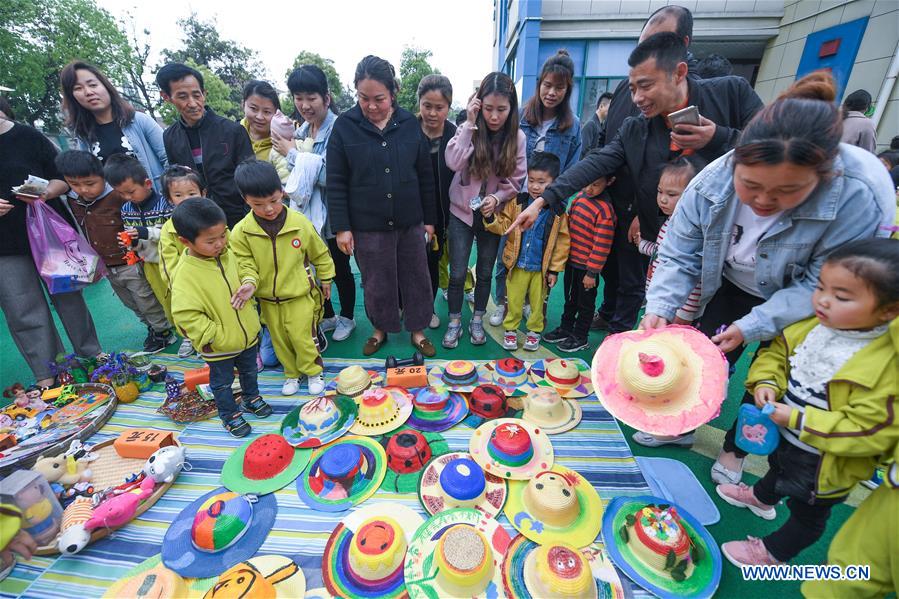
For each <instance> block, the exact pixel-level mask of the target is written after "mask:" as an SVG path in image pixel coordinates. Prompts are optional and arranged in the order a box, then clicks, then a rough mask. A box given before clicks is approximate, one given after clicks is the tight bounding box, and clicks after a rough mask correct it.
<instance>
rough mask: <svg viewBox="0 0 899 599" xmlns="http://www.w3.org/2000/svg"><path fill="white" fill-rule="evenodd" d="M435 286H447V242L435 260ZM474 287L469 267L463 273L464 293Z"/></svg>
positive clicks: (469, 291)
mask: <svg viewBox="0 0 899 599" xmlns="http://www.w3.org/2000/svg"><path fill="white" fill-rule="evenodd" d="M437 286H438V287H440V288H441V289H448V288H449V244H446V245H444V246H443V253H442V254H440V260H439V261H438V262H437ZM473 289H474V275H473V274H472V272H471V269H470V268H469V269H468V272H466V273H465V293H471V291H472V290H473Z"/></svg>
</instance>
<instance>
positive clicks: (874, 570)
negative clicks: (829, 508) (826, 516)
mask: <svg viewBox="0 0 899 599" xmlns="http://www.w3.org/2000/svg"><path fill="white" fill-rule="evenodd" d="M827 563H828V564H831V565H836V566H841V567H842V568H844V573H845V568H846V566H847V565H849V564H858V565H868V566H870V568H871V572H870V574H871V576H870V579H869V580H814V581H807V582H804V583H802V594H803V595H804V596H806V597H808V598H809V599H812V598H814V599H818V598H830V597H833V598H845V599H863V598H865V597H883V596H885V595H886V594H887V593H889V592H891V591H892V592H893V593H899V489H894V488H892V487H890V486H888V485H886V484H881V485H880V487H879V488H878V489H877V490H876V491H874V492H873V493H872V494H871V496H870V497H868V498H867V499H865V500H864V501H863V502H862V504H861V505H860V506H859V507H858V509H857V510H855V513H853V514H852V515H851V516H850V517H849V519H848V520H846V523H845V524H843V527H842V528H841V529H840V530H839V532H837V535H836V536H835V537H834V538H833V542H832V543H831V544H830V549H829V550H828V552H827Z"/></svg>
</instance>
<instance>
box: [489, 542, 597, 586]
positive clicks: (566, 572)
mask: <svg viewBox="0 0 899 599" xmlns="http://www.w3.org/2000/svg"><path fill="white" fill-rule="evenodd" d="M502 574H503V587H504V589H505V592H506V596H508V597H571V598H572V599H574V598H578V599H594V598H595V597H598V592H597V581H596V580H595V579H594V577H593V570H592V569H591V568H590V562H589V561H588V559H587V556H586V555H584V553H582V552H581V551H580V550H579V549H577V548H576V547H572V546H571V545H567V544H565V543H552V544H549V545H537V544H536V543H534V542H533V541H531V540H528V538H527V537H525V536H524V535H518V536H517V537H515V538H514V539H512V544H511V545H510V546H509V550H508V551H506V555H505V557H504V558H503V566H502ZM605 596H606V595H605V594H604V595H603V597H605Z"/></svg>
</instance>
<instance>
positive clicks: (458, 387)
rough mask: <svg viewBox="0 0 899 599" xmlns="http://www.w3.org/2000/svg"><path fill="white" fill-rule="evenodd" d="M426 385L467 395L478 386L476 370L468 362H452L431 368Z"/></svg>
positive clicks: (473, 364)
mask: <svg viewBox="0 0 899 599" xmlns="http://www.w3.org/2000/svg"><path fill="white" fill-rule="evenodd" d="M428 384H429V385H431V386H432V387H446V388H447V389H450V390H451V391H458V392H460V393H469V392H471V390H472V389H474V388H475V387H476V386H477V385H478V368H477V366H475V363H474V362H469V361H468V360H452V361H450V362H447V363H446V364H445V365H444V366H434V367H432V368H431V370H430V371H429V372H428Z"/></svg>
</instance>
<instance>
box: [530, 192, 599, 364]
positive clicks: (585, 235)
mask: <svg viewBox="0 0 899 599" xmlns="http://www.w3.org/2000/svg"><path fill="white" fill-rule="evenodd" d="M614 181H615V177H611V176H609V177H600V178H599V179H597V180H596V181H594V182H593V183H591V184H590V185H588V186H587V187H585V188H584V190H583V191H582V192H581V193H580V194H578V196H577V197H576V198H575V199H574V201H573V202H572V203H571V207H570V208H569V211H568V231H569V234H570V235H571V249H570V250H569V254H568V264H566V265H565V281H564V287H565V289H564V290H565V311H564V313H563V314H562V322H561V323H560V324H559V326H558V327H557V328H556V329H555V330H553V331H550V332H549V333H548V334H546V335H544V337H543V338H544V339H545V340H546V341H547V342H548V343H557V344H558V348H559V349H560V350H562V351H564V352H576V351H579V350H582V349H586V348H587V346H588V343H587V334H588V333H589V332H590V322H591V321H592V320H593V312H594V311H595V310H596V283H597V280H598V279H599V273H600V272H602V269H603V266H604V265H605V263H606V257H607V256H608V255H609V251H610V250H611V249H612V238H613V237H614V236H615V211H614V210H613V209H612V200H611V198H610V197H609V194H608V192H607V191H606V188H607V187H608V186H609V185H611V184H612V183H613V182H614Z"/></svg>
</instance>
